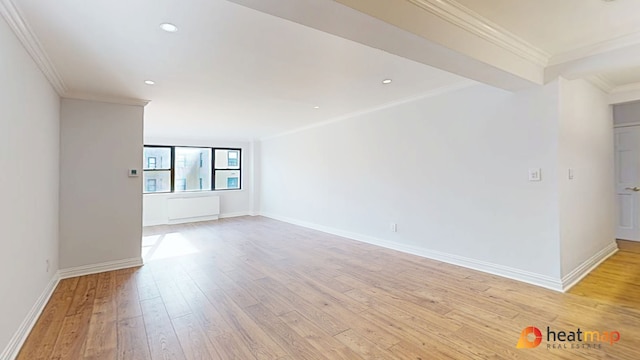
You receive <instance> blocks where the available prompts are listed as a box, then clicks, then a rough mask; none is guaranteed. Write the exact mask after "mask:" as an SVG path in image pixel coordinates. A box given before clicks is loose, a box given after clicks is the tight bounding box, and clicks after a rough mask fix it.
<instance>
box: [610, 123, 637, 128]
mask: <svg viewBox="0 0 640 360" xmlns="http://www.w3.org/2000/svg"><path fill="white" fill-rule="evenodd" d="M638 125H640V122H632V123H625V124H614V125H613V127H614V128H623V127H631V126H638Z"/></svg>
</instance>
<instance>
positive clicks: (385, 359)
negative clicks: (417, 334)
mask: <svg viewBox="0 0 640 360" xmlns="http://www.w3.org/2000/svg"><path fill="white" fill-rule="evenodd" d="M334 338H336V339H338V340H339V341H340V342H342V343H343V344H345V345H346V346H347V347H349V348H350V349H351V350H353V351H354V352H356V353H358V354H362V357H364V358H365V359H375V360H389V359H398V358H397V357H395V356H394V355H393V354H392V353H391V352H389V351H387V350H385V349H382V348H380V347H378V346H377V345H376V344H375V343H373V342H371V341H369V340H367V339H366V338H364V337H363V336H362V335H360V334H358V333H357V332H356V331H354V330H353V329H349V330H347V331H343V332H341V333H340V334H337V335H334ZM394 345H395V344H394Z"/></svg>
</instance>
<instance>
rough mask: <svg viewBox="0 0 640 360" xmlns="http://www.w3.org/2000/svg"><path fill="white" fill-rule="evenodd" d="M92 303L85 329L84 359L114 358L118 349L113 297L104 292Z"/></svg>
mask: <svg viewBox="0 0 640 360" xmlns="http://www.w3.org/2000/svg"><path fill="white" fill-rule="evenodd" d="M100 295H101V297H100V298H96V299H95V300H94V303H93V312H92V314H91V319H90V321H89V330H88V331H87V342H86V345H85V350H84V358H85V359H115V358H116V353H117V350H118V330H117V320H116V318H115V317H114V316H113V315H114V314H116V302H115V299H113V298H112V297H110V296H108V294H107V293H105V292H100Z"/></svg>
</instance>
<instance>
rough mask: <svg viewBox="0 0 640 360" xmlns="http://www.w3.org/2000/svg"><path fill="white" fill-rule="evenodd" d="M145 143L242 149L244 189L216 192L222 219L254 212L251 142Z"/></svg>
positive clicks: (162, 140)
mask: <svg viewBox="0 0 640 360" xmlns="http://www.w3.org/2000/svg"><path fill="white" fill-rule="evenodd" d="M144 143H145V144H146V145H170V146H203V147H223V148H239V149H242V155H241V156H242V158H241V167H242V169H241V170H242V173H241V178H240V181H241V182H242V185H241V187H242V189H241V190H223V191H215V195H217V196H220V217H231V216H241V215H249V214H250V213H251V212H252V209H251V197H252V194H253V171H252V166H251V165H252V164H253V159H252V148H251V143H250V142H248V141H228V140H194V139H176V138H158V137H145V139H144ZM145 196H147V195H145ZM151 196H153V195H151Z"/></svg>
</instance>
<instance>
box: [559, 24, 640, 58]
mask: <svg viewBox="0 0 640 360" xmlns="http://www.w3.org/2000/svg"><path fill="white" fill-rule="evenodd" d="M638 44H640V32H635V33H631V34H627V35H623V36H619V37H617V38H613V39H610V40H605V41H601V42H599V43H595V44H591V45H587V46H583V47H580V48H577V49H573V50H569V51H565V52H563V53H560V54H557V55H554V56H552V57H551V59H549V65H550V66H551V65H558V64H564V63H566V62H569V61H575V60H580V59H583V58H587V57H590V56H594V55H598V54H603V53H606V52H610V51H615V50H619V49H623V48H625V47H629V46H633V45H638Z"/></svg>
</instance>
